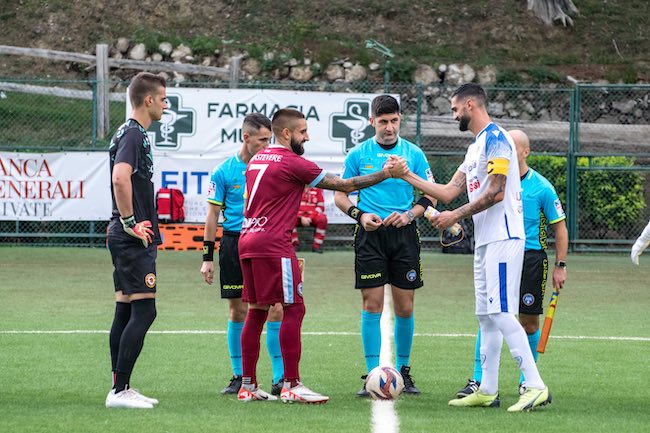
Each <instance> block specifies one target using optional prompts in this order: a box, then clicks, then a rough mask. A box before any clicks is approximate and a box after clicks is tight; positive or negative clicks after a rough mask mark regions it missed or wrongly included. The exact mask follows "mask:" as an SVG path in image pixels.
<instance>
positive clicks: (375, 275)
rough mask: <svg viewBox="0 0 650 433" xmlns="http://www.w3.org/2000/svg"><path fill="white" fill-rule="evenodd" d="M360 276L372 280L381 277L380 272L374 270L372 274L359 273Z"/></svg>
mask: <svg viewBox="0 0 650 433" xmlns="http://www.w3.org/2000/svg"><path fill="white" fill-rule="evenodd" d="M360 278H361V279H362V280H374V279H375V278H381V272H376V273H374V274H361V276H360Z"/></svg>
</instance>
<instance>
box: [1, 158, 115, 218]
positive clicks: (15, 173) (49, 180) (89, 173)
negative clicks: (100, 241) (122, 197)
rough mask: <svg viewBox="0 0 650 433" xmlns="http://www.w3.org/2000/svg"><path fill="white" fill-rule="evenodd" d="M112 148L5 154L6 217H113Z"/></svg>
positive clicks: (3, 205)
mask: <svg viewBox="0 0 650 433" xmlns="http://www.w3.org/2000/svg"><path fill="white" fill-rule="evenodd" d="M110 216H111V190H110V175H109V164H108V152H70V153H45V154H39V153H4V152H0V220H13V221H15V220H25V221H56V220H69V221H72V220H86V221H88V220H91V221H92V220H108V219H109V218H110Z"/></svg>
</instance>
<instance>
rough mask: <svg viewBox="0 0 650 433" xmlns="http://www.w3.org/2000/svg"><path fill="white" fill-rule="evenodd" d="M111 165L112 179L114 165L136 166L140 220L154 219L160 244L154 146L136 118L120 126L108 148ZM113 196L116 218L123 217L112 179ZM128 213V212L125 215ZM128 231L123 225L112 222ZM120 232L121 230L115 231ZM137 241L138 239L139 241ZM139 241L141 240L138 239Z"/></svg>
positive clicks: (135, 204)
mask: <svg viewBox="0 0 650 433" xmlns="http://www.w3.org/2000/svg"><path fill="white" fill-rule="evenodd" d="M108 152H109V155H110V165H111V179H112V177H113V167H114V166H115V164H117V163H120V162H125V163H127V164H129V165H130V166H131V167H133V174H132V175H131V184H132V194H133V212H134V213H135V219H136V221H137V222H140V221H143V220H149V221H151V225H152V228H151V229H152V230H153V232H154V243H157V244H160V243H161V239H160V231H159V230H158V216H157V214H156V206H155V204H154V197H155V194H154V185H153V182H152V180H151V178H152V177H153V149H152V148H151V142H150V141H149V137H148V136H147V131H145V129H144V128H143V127H142V126H141V125H140V124H139V123H138V122H137V121H136V120H134V119H129V120H127V121H126V123H124V124H123V125H122V126H120V127H119V128H118V130H117V132H116V133H115V135H114V136H113V138H112V139H111V145H110V147H109V149H108ZM111 197H112V199H113V218H119V217H120V212H119V211H118V209H117V205H116V203H115V192H114V191H113V182H112V181H111ZM124 216H128V215H124ZM111 226H113V227H117V228H118V229H119V231H121V232H122V234H124V235H125V236H127V237H130V236H129V235H127V234H126V233H124V231H123V229H122V225H121V224H120V225H115V224H111ZM111 235H118V233H111ZM136 241H137V240H136ZM138 242H139V241H138Z"/></svg>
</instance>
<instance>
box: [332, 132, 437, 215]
mask: <svg viewBox="0 0 650 433" xmlns="http://www.w3.org/2000/svg"><path fill="white" fill-rule="evenodd" d="M390 155H397V156H401V157H402V158H404V159H405V160H406V163H407V164H408V167H409V169H410V170H411V171H412V172H413V173H415V174H416V175H418V176H420V177H421V178H422V179H424V180H428V181H429V182H433V175H432V174H431V168H430V167H429V162H428V161H427V158H426V157H425V156H424V152H422V149H420V148H419V147H417V146H416V145H415V144H413V143H411V142H409V141H407V140H404V139H403V138H401V137H398V141H397V144H396V145H395V147H393V148H392V149H390V150H386V149H384V148H382V147H381V146H380V145H379V144H378V143H377V141H376V140H375V138H374V137H373V138H370V139H368V140H366V141H364V142H363V143H361V144H358V145H357V146H355V147H354V148H352V150H350V153H349V154H348V156H347V157H346V158H345V163H344V165H345V166H344V172H343V179H348V178H351V177H354V176H362V175H366V174H371V173H374V172H376V171H379V170H381V169H382V167H383V166H384V164H385V163H386V160H387V159H388V157H389V156H390ZM357 207H358V208H359V209H361V210H362V211H364V212H372V213H374V214H377V215H379V217H380V218H382V219H384V218H386V217H387V216H388V215H390V214H391V213H393V212H399V213H403V212H406V211H407V210H409V209H411V207H413V187H412V186H411V184H409V183H408V182H406V181H404V180H402V179H386V180H384V181H382V182H380V183H378V184H376V185H373V186H371V187H369V188H364V189H362V190H360V191H359V201H358V202H357Z"/></svg>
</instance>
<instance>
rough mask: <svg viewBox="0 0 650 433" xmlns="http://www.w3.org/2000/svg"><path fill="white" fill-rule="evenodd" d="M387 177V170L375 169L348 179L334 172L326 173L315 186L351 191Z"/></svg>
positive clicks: (366, 186)
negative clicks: (369, 172) (372, 171)
mask: <svg viewBox="0 0 650 433" xmlns="http://www.w3.org/2000/svg"><path fill="white" fill-rule="evenodd" d="M388 178H390V174H389V173H388V171H387V170H382V171H376V172H374V173H371V174H367V175H364V176H355V177H351V178H349V179H341V178H340V177H339V176H337V175H335V174H332V173H326V174H325V177H324V178H323V179H322V180H321V181H320V182H318V184H317V185H316V187H317V188H323V189H331V190H334V191H343V192H346V193H350V192H352V191H357V190H360V189H363V188H368V187H369V186H373V185H375V184H378V183H379V182H381V181H382V180H385V179H388Z"/></svg>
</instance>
